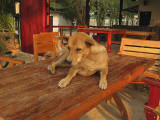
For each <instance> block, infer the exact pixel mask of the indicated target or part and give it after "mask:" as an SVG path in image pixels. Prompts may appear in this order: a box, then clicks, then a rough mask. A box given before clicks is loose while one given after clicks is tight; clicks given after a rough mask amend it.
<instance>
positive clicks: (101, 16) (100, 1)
mask: <svg viewBox="0 0 160 120" xmlns="http://www.w3.org/2000/svg"><path fill="white" fill-rule="evenodd" d="M118 11H119V0H112V1H111V0H92V3H91V13H93V14H92V16H93V17H95V18H96V20H97V25H98V26H103V25H104V23H105V21H104V20H105V19H106V18H107V17H109V18H110V21H111V22H110V23H111V25H112V23H113V20H114V19H115V20H117V17H118V13H119V12H118Z"/></svg>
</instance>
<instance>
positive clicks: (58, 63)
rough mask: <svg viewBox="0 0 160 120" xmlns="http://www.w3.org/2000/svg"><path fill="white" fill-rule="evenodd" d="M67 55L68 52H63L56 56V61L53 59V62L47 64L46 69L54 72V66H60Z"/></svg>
mask: <svg viewBox="0 0 160 120" xmlns="http://www.w3.org/2000/svg"><path fill="white" fill-rule="evenodd" d="M67 56H68V53H65V54H63V55H61V56H60V57H59V58H58V60H57V61H53V62H52V63H51V65H49V66H48V68H47V69H48V71H49V72H50V73H51V74H55V68H56V67H57V66H60V65H61V64H62V63H63V62H64V61H65V60H66V58H67Z"/></svg>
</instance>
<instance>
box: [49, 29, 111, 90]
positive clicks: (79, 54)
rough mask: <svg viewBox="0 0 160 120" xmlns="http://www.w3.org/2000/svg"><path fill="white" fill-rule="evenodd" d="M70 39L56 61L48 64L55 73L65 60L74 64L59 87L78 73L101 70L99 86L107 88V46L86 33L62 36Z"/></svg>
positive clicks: (66, 83)
mask: <svg viewBox="0 0 160 120" xmlns="http://www.w3.org/2000/svg"><path fill="white" fill-rule="evenodd" d="M61 39H65V40H68V44H67V46H66V47H64V48H63V49H62V50H61V52H60V53H59V54H60V56H59V58H58V60H57V61H56V62H52V64H51V65H49V66H48V70H49V71H50V72H51V73H52V74H54V73H55V67H56V66H60V65H61V64H62V63H63V62H64V61H65V60H67V62H68V63H69V64H70V65H72V67H71V68H70V70H69V73H68V75H67V76H66V77H65V78H64V79H62V80H61V81H60V82H59V83H58V86H59V87H61V88H62V87H66V86H67V85H68V84H69V83H70V81H71V79H72V78H73V77H74V76H75V75H76V74H77V73H78V74H80V75H83V76H90V75H93V74H94V73H96V72H97V71H100V82H99V87H100V88H101V89H106V88H107V80H106V76H107V73H108V55H107V51H106V48H105V47H104V46H102V45H100V44H98V43H97V42H96V41H95V40H94V39H93V38H91V37H90V36H89V35H87V34H86V33H80V32H78V33H76V34H74V35H73V36H71V37H62V38H61Z"/></svg>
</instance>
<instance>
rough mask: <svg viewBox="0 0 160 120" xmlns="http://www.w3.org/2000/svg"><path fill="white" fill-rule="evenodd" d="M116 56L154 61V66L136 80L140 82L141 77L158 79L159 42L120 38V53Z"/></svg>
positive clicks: (159, 62) (159, 65)
mask: <svg viewBox="0 0 160 120" xmlns="http://www.w3.org/2000/svg"><path fill="white" fill-rule="evenodd" d="M118 54H124V55H131V56H138V57H146V58H153V59H156V63H155V64H154V66H153V67H151V68H150V69H149V70H147V71H146V72H144V73H143V75H142V76H141V77H139V79H137V80H138V81H140V80H141V78H142V77H152V78H156V79H158V78H159V67H160V41H153V40H152V41H151V40H140V39H132V38H122V42H121V46H120V51H119V52H118ZM135 83H142V82H135Z"/></svg>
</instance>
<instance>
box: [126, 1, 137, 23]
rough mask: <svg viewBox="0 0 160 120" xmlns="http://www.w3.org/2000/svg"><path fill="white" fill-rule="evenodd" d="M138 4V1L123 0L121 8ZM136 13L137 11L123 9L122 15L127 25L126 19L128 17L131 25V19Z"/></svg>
mask: <svg viewBox="0 0 160 120" xmlns="http://www.w3.org/2000/svg"><path fill="white" fill-rule="evenodd" d="M135 5H138V1H137V0H135V1H132V0H124V4H123V8H124V9H125V8H129V7H132V6H135ZM135 15H137V13H134V12H127V11H123V16H124V17H125V18H126V19H127V21H126V25H128V20H129V19H130V20H131V21H132V25H133V19H134V16H135Z"/></svg>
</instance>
